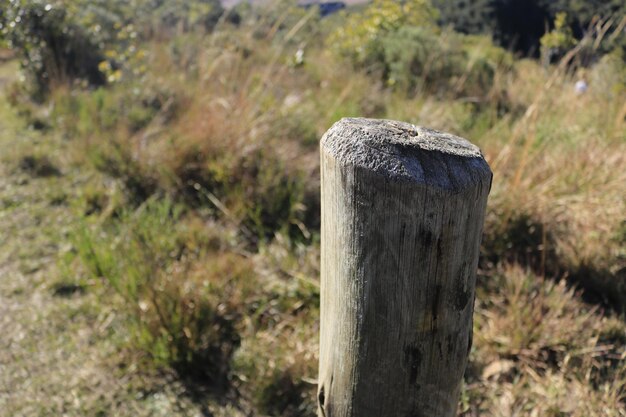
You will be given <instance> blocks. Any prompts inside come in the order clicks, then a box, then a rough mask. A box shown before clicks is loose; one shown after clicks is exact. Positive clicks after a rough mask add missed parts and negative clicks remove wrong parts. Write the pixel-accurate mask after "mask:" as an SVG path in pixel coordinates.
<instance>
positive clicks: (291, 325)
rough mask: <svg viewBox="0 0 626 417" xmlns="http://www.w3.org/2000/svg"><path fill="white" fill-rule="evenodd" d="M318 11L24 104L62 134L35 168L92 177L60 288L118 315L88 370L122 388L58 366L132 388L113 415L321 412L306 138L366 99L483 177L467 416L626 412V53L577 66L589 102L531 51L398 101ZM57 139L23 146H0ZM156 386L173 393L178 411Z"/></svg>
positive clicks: (167, 45)
mask: <svg viewBox="0 0 626 417" xmlns="http://www.w3.org/2000/svg"><path fill="white" fill-rule="evenodd" d="M312 22H313V18H312V17H311V15H309V14H306V13H301V11H299V12H297V13H295V12H293V13H292V12H290V11H289V10H285V11H282V10H281V13H278V14H276V15H273V17H271V18H270V17H267V18H263V17H262V18H260V19H259V21H257V22H256V23H254V24H252V25H251V26H246V25H244V26H243V27H241V28H238V29H233V28H231V27H228V26H227V25H226V26H224V27H220V28H219V30H218V31H216V33H214V34H213V35H211V36H199V35H197V34H185V35H182V36H181V37H180V38H174V39H171V40H169V41H168V40H159V41H153V42H151V43H148V44H147V45H145V48H146V52H147V53H146V57H147V58H146V61H145V62H144V64H145V66H146V68H147V70H146V72H145V73H144V74H142V75H141V76H140V77H138V78H131V79H129V80H126V81H123V82H121V83H119V84H116V85H112V86H110V87H109V88H108V89H103V90H97V91H81V90H79V89H76V90H68V89H59V90H57V91H55V92H53V94H52V99H51V102H50V103H49V104H48V105H47V106H49V107H46V108H45V109H44V110H45V111H44V110H42V109H34V110H32V112H31V114H38V115H40V114H41V115H44V116H45V115H46V114H47V115H48V116H47V119H46V120H47V121H48V122H49V125H50V126H51V127H52V128H53V129H54V131H55V132H62V133H63V134H64V135H66V136H67V140H68V141H67V142H62V143H70V144H72V148H73V149H74V150H73V151H67V150H66V151H64V152H63V158H60V159H56V158H55V157H52V158H50V159H49V161H52V162H51V165H53V166H57V165H58V166H59V167H60V172H62V173H65V172H66V171H67V170H69V169H71V170H75V171H76V172H78V173H81V174H80V175H86V176H88V178H83V179H81V180H80V181H76V182H72V183H71V185H68V187H69V189H70V190H72V192H71V193H70V196H68V197H66V198H67V199H68V200H69V201H70V203H68V204H69V206H70V207H71V209H72V210H73V211H72V213H76V215H77V216H78V217H80V218H81V220H80V224H81V226H80V227H77V226H76V224H72V226H71V227H70V228H71V230H72V232H71V234H72V235H73V236H75V237H76V236H79V237H80V236H82V237H83V238H85V239H82V240H81V239H76V238H75V239H74V240H73V247H72V250H71V251H69V252H65V256H66V257H67V263H66V264H63V265H65V270H64V271H65V272H64V274H65V275H64V276H65V277H66V278H67V277H73V278H75V280H71V279H69V281H68V282H65V280H64V281H63V282H61V283H60V286H57V287H54V288H70V289H71V288H74V287H71V286H70V285H65V284H68V283H69V284H72V285H76V286H77V288H81V289H80V290H78V291H75V292H74V293H73V295H72V297H75V298H76V299H79V300H82V299H84V300H89V302H91V301H93V303H94V304H95V307H94V308H96V309H97V310H98V311H101V312H100V313H98V314H97V319H95V320H96V323H97V326H96V327H97V328H100V327H101V326H104V324H103V323H107V321H108V320H109V319H108V317H110V314H113V313H114V314H113V317H115V318H114V319H112V320H114V321H113V322H112V323H113V324H111V323H108V324H107V326H106V328H107V332H108V333H106V334H104V335H100V336H97V337H96V339H95V340H96V342H95V346H96V350H98V352H99V353H98V354H97V355H95V356H94V357H96V358H97V360H96V361H97V362H98V366H99V367H94V368H93V369H96V371H94V372H95V373H96V374H99V373H102V375H104V374H106V373H107V372H109V370H110V368H111V367H114V366H121V368H122V370H121V371H119V372H120V374H121V375H120V376H119V379H118V380H119V384H118V385H117V386H113V387H112V385H111V378H108V379H106V378H105V379H104V381H105V382H103V383H102V386H103V387H104V388H102V389H100V388H95V389H94V390H95V393H90V394H87V393H85V391H84V390H88V388H86V386H87V385H86V384H88V382H87V381H86V379H81V380H79V381H77V382H75V384H74V385H72V387H74V388H75V387H78V388H75V389H76V390H77V391H76V392H77V394H76V395H75V397H77V398H79V401H83V402H84V403H85V405H84V408H83V411H84V412H92V411H93V412H95V411H97V410H99V409H103V410H106V409H107V407H110V406H111V405H112V404H118V405H119V404H120V403H123V402H124V401H128V404H130V405H124V406H123V407H122V406H120V407H118V408H115V407H113V408H111V410H113V411H111V412H113V413H114V414H115V415H149V414H150V407H156V408H158V407H159V405H158V404H157V403H158V401H159V398H161V400H162V401H163V404H165V405H163V406H162V408H161V411H162V412H164V413H166V414H167V413H178V414H179V415H188V414H189V413H192V412H195V411H197V412H205V413H207V412H209V413H212V415H215V416H239V415H242V416H243V415H272V416H312V415H314V413H315V396H314V392H315V378H316V368H317V334H318V316H319V310H318V305H319V288H318V277H319V241H318V240H319V234H318V225H319V213H318V210H319V197H318V188H319V174H318V170H319V165H318V164H319V162H318V158H319V154H318V149H317V138H319V137H320V136H321V134H322V133H323V132H324V131H325V130H326V129H327V128H328V127H329V126H330V125H331V124H332V123H333V122H334V121H336V120H337V119H339V118H340V117H344V116H370V117H386V118H393V119H402V120H407V121H410V122H413V123H415V124H420V125H425V126H430V127H433V128H438V129H442V130H448V131H452V132H455V133H459V134H461V135H463V136H467V137H469V138H470V139H472V140H473V141H474V142H475V143H477V144H479V145H480V146H481V148H482V149H483V152H484V153H485V156H486V158H487V159H488V160H489V162H490V164H491V166H492V168H493V171H494V184H493V189H492V193H491V198H490V203H489V212H488V216H487V223H486V227H485V238H484V250H483V259H482V261H481V271H480V273H481V276H480V279H479V291H478V297H477V303H476V315H475V337H474V340H475V343H474V348H473V350H472V354H471V365H470V367H469V369H468V371H467V373H466V385H465V389H464V393H463V401H462V406H461V412H462V415H464V416H478V415H480V416H503V417H504V416H516V415H519V416H526V415H529V416H564V415H568V416H581V417H582V416H592V417H593V416H624V415H626V375H625V374H624V372H623V369H624V365H625V360H626V337H625V336H624V334H626V324H625V321H624V318H623V317H622V316H620V315H619V313H618V312H617V310H613V309H610V308H608V307H607V304H605V303H604V301H605V300H610V301H611V302H612V303H613V306H620V305H621V306H623V305H626V286H625V284H624V283H625V282H626V278H625V277H624V275H623V274H624V271H625V267H626V266H625V264H624V262H625V261H626V253H625V252H624V251H625V240H624V239H625V232H624V221H625V219H624V213H625V212H626V200H625V199H624V196H625V195H626V188H625V185H624V184H626V171H625V170H624V169H623V166H624V165H625V162H626V161H625V160H624V159H625V155H626V149H625V147H626V119H625V117H626V108H624V104H623V103H624V102H626V87H625V85H626V83H625V82H624V78H623V77H624V64H623V63H622V62H620V61H615V60H611V58H609V57H605V58H604V59H603V60H602V61H600V62H599V63H597V64H596V65H594V66H593V67H592V68H591V69H589V70H588V72H587V74H586V77H588V79H589V81H590V89H589V91H588V92H587V93H585V94H582V95H577V94H575V92H574V89H573V83H574V82H575V80H576V78H577V77H576V76H575V75H573V74H572V73H571V71H570V70H567V71H566V70H565V69H564V68H543V67H541V66H540V65H539V64H538V63H537V62H534V61H527V60H518V61H515V64H514V66H513V68H510V69H508V70H507V71H504V69H503V68H502V69H500V71H501V72H498V73H496V74H495V76H494V82H493V84H494V86H493V88H492V90H490V91H488V92H485V93H484V96H481V97H477V98H476V97H458V95H454V94H449V95H446V94H442V95H439V96H433V95H428V94H425V93H420V92H418V93H416V94H414V95H407V94H406V92H402V91H397V90H394V89H393V88H390V87H389V86H386V85H385V84H384V82H383V81H381V79H380V78H379V77H377V75H376V74H367V73H365V72H361V71H356V70H355V71H352V70H351V71H346V65H347V64H346V63H345V62H344V61H341V60H340V59H339V58H337V57H336V56H335V55H333V54H332V53H330V52H329V51H328V50H327V49H326V48H325V47H323V45H322V41H321V36H320V34H319V31H320V29H319V28H318V29H315V27H314V26H315V25H313V23H312ZM246 24H247V23H246ZM315 24H316V25H317V24H320V25H323V24H324V23H321V22H315ZM314 36H316V38H314ZM309 37H310V38H313V39H317V40H316V41H308V42H309V43H307V39H308V38H309ZM300 48H302V49H303V51H304V61H303V62H298V61H297V60H295V57H294V54H295V52H296V51H297V50H298V49H300ZM423 91H427V89H424V90H423ZM38 117H43V116H38ZM12 129H14V130H17V129H18V128H17V127H13V128H12ZM43 134H44V135H52V133H50V132H48V133H43ZM57 139H58V137H57ZM59 143H60V142H54V141H53V142H49V143H48V144H47V145H45V146H44V145H42V143H39V142H37V141H35V142H33V143H30V142H29V146H32V148H33V149H31V150H29V152H27V153H24V154H22V153H20V152H18V151H13V153H11V154H10V155H14V156H7V157H6V158H3V163H4V164H5V167H15V166H19V164H17V165H16V164H15V161H19V158H21V157H23V156H29V155H30V156H33V155H34V156H37V157H38V156H41V155H44V156H45V155H46V154H47V152H48V151H49V149H50V148H49V147H50V146H52V147H58V146H60V145H59ZM2 146H3V147H5V148H7V149H8V148H9V147H10V146H9V145H8V142H4V143H3V145H2ZM3 155H9V153H8V152H7V153H4V152H3ZM68 155H69V156H71V158H69V157H68ZM16 158H17V159H16ZM68 159H71V161H68ZM38 160H39V159H38ZM41 160H43V159H41ZM94 168H95V170H94ZM7 169H8V168H7ZM7 172H8V173H9V175H18V174H19V175H22V176H24V175H32V174H31V173H28V172H25V171H24V170H22V171H20V170H19V169H18V170H13V171H10V170H9V171H7ZM61 178H63V177H61ZM81 178H82V177H81ZM35 180H36V181H49V182H53V181H64V179H59V178H56V177H48V178H37V177H35ZM63 184H65V183H63ZM0 192H4V191H2V190H0ZM53 194H54V193H53ZM7 198H8V197H7ZM16 198H17V200H19V201H17V204H25V205H32V202H30V200H28V199H27V198H23V197H19V198H18V197H16ZM7 201H8V200H7ZM8 207H9V205H8V204H7V208H6V210H8ZM146 207H148V209H147V208H146ZM150 207H153V208H155V209H154V210H153V209H150ZM159 207H161V209H159ZM163 207H165V208H164V209H163ZM173 207H178V209H176V210H174V209H173ZM3 210H5V208H3ZM174 211H176V212H177V213H178V214H177V216H174V215H172V213H173V212H174ZM7 212H8V211H7ZM41 216H43V217H45V216H46V214H45V213H42V214H41ZM0 219H1V217H0ZM68 227H69V226H68ZM81 228H82V229H81ZM6 230H7V231H10V230H12V229H6ZM81 230H82V231H83V232H85V233H86V234H85V235H80V233H81ZM17 239H22V238H17ZM20 242H27V240H24V241H22V240H19V241H16V242H15V244H22V243H20ZM23 244H27V243H23ZM94 247H95V248H97V251H96V252H98V253H95V252H94V251H93V250H92V251H90V248H94ZM25 257H26V258H34V255H32V254H30V255H29V254H26V255H25ZM63 265H62V266H63ZM54 269H56V267H54ZM42 279H43V278H42ZM66 280H67V279H66ZM85 283H89V284H88V285H86V284H85ZM578 284H583V286H584V287H585V288H587V289H591V290H593V291H594V292H596V293H597V294H599V298H595V299H594V298H590V297H588V294H589V293H590V291H586V292H584V293H583V291H582V290H581V289H580V287H579V286H578ZM25 285H27V284H25ZM131 290H132V291H131ZM94 295H95V296H94ZM81 297H82V298H81ZM583 299H586V300H587V301H583ZM590 299H592V300H595V301H596V302H595V303H593V302H592V303H589V300H590ZM597 301H600V302H597ZM81 305H82V304H81ZM51 311H53V310H51ZM75 314H76V315H77V316H80V315H81V314H83V313H82V312H80V311H79V312H76V313H75ZM85 314H86V313H85ZM94 314H95V313H94ZM87 316H88V317H90V316H89V314H87ZM20 320H24V321H28V319H27V318H21V319H20ZM80 323H83V322H80ZM31 324H32V330H29V331H31V332H32V333H33V334H35V332H36V329H37V326H40V325H41V324H39V323H31ZM83 324H84V323H83ZM92 325H93V321H89V320H87V325H85V326H92ZM81 326H82V324H81ZM79 327H80V326H79ZM81 329H84V327H81ZM58 332H60V334H66V333H64V332H65V330H63V329H59V330H58ZM98 337H102V338H104V341H103V340H102V339H99V338H98ZM105 342H106V343H105ZM46 343H47V342H46ZM101 343H105V346H104V347H103V345H102V344H101ZM120 347H121V348H123V349H122V352H121V353H119V352H118V353H116V354H112V355H113V358H114V360H105V359H102V357H103V356H104V357H106V356H107V355H109V354H110V352H111V351H112V350H115V349H119V348H120ZM67 349H69V351H70V352H75V351H76V352H78V351H81V352H83V351H82V350H81V349H85V347H84V346H83V345H82V344H76V343H74V342H72V341H71V340H70V342H68V347H67ZM103 352H104V353H103ZM78 357H79V358H80V357H81V356H78ZM48 359H50V358H48ZM116 361H117V363H116ZM142 368H143V371H140V370H138V369H142ZM90 369H91V368H90ZM172 370H175V371H176V372H177V376H176V378H177V379H176V381H178V382H174V380H173V378H174V377H173V375H175V374H174V373H172ZM89 375H91V374H89ZM116 375H117V374H116ZM155 375H156V376H155ZM159 375H161V376H159ZM162 375H166V377H163V376H162ZM190 377H195V379H193V380H192V382H193V383H192V384H191V385H184V384H185V383H187V382H189V381H190V380H189V378H190ZM94 378H95V377H94ZM116 378H117V377H115V378H113V379H116ZM142 379H143V380H142ZM9 383H11V380H7V384H9ZM60 384H61V385H62V382H60ZM133 384H136V385H133ZM134 387H139V388H137V389H135V388H134ZM20 389H22V388H20ZM150 390H153V391H152V392H150V394H149V395H148V394H146V398H148V397H149V400H146V401H143V400H141V401H133V400H131V399H128V398H127V397H129V396H132V395H135V394H136V393H137V391H140V392H144V391H150ZM105 391H106V392H105ZM109 391H110V392H111V393H108V392H109ZM24 392H27V391H24ZM172 392H175V393H177V395H178V394H180V395H184V396H185V397H184V398H185V399H184V400H182V402H181V404H182V405H179V406H178V407H179V409H178V410H176V407H177V406H176V405H175V404H176V403H175V402H172V401H171V400H172V396H173V395H172ZM97 394H102V396H101V397H98V398H99V399H97V400H95V399H93V398H94V397H93V395H96V397H97ZM157 394H158V395H162V396H161V397H159V398H156V397H158V395H157ZM174 397H175V396H174ZM0 398H2V397H0ZM13 398H14V397H12V399H13ZM54 398H57V396H56V394H55V396H54ZM120 398H121V400H120ZM187 399H189V401H187ZM55 401H56V400H55ZM59 401H60V400H59ZM37 402H38V404H39V405H40V406H42V407H46V406H47V405H46V404H45V399H44V398H38V399H37ZM155 404H156V405H155ZM16 407H17V408H14V409H16V410H19V409H20V408H19V407H20V405H18V406H16ZM132 407H135V409H134V410H133V408H132ZM44 409H46V410H47V409H50V410H52V409H53V408H44ZM57 409H58V408H54V410H57ZM163 410H165V411H163ZM190 410H194V411H190ZM198 410H199V411H198ZM133 413H136V414H133ZM70 415H72V414H71V413H70Z"/></svg>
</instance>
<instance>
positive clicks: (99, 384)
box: [0, 64, 210, 417]
mask: <svg viewBox="0 0 626 417" xmlns="http://www.w3.org/2000/svg"><path fill="white" fill-rule="evenodd" d="M14 73H15V68H14V67H11V68H7V64H3V65H0V78H3V77H4V79H7V78H8V77H11V74H14ZM7 74H8V75H7ZM1 89H2V86H1V85H0V90H1ZM70 145H71V144H70V143H67V141H63V140H61V139H60V138H59V137H57V136H55V135H53V134H45V133H41V132H36V131H33V130H32V129H31V130H29V129H27V128H26V127H25V126H24V125H23V122H22V121H21V120H20V119H19V118H18V116H17V115H16V114H15V111H14V109H12V108H11V107H10V106H9V105H8V103H7V101H6V98H5V95H4V93H3V92H0V417H20V416H28V417H30V416H182V415H184V416H196V415H210V413H208V412H207V411H204V412H201V410H202V409H203V408H204V409H205V410H206V407H201V406H200V405H198V404H196V403H194V402H192V401H190V400H189V399H187V398H186V397H185V396H184V395H183V394H184V389H183V388H182V386H181V385H180V384H178V383H176V382H175V381H173V380H169V381H168V380H167V379H163V378H162V377H161V379H160V380H159V379H158V378H157V381H156V383H155V381H154V380H151V381H149V383H147V382H146V381H145V380H144V379H142V378H144V377H142V376H141V372H136V371H133V370H132V369H131V370H128V369H126V370H122V369H121V368H120V361H119V360H118V358H119V356H120V355H119V352H118V350H119V346H120V343H119V338H120V333H121V332H120V331H119V330H120V326H121V324H120V323H121V319H120V318H118V316H117V315H116V312H115V311H114V310H113V309H112V308H110V307H107V304H106V303H103V302H102V301H101V300H102V297H106V293H105V292H104V291H103V290H98V289H97V288H90V286H89V285H84V283H83V284H80V282H81V281H80V277H76V276H74V274H75V272H74V271H73V270H72V269H71V268H69V269H68V268H63V262H61V261H60V260H59V259H60V258H61V256H59V255H60V254H62V253H63V252H66V251H68V250H70V248H71V245H70V243H69V240H68V233H69V230H70V229H71V226H72V224H73V222H75V221H76V219H75V215H74V214H73V213H75V208H72V207H73V204H74V202H75V201H76V200H77V199H79V198H80V184H81V183H83V182H84V181H85V178H84V176H85V174H84V173H81V172H74V171H72V169H71V168H68V167H67V164H66V161H64V155H66V154H67V149H68V147H69V146H70ZM83 281H84V278H83ZM148 386H150V387H151V388H147V387H148Z"/></svg>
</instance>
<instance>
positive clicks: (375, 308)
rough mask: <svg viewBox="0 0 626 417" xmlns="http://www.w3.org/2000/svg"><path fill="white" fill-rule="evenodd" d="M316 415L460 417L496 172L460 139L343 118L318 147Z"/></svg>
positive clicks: (381, 122) (400, 125)
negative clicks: (479, 267)
mask: <svg viewBox="0 0 626 417" xmlns="http://www.w3.org/2000/svg"><path fill="white" fill-rule="evenodd" d="M321 171H322V255H321V257H322V284H321V285H322V288H321V304H322V305H321V340H320V368H319V388H318V406H319V407H318V415H319V416H320V417H322V416H323V417H444V416H445V417H448V416H454V415H455V413H456V409H457V402H458V397H459V391H460V386H461V380H462V377H463V373H464V370H465V366H466V363H467V357H468V353H469V350H470V347H471V344H472V315H473V308H474V290H475V280H476V268H477V263H478V253H479V247H480V238H481V233H482V227H483V221H484V213H485V206H486V202H487V195H488V194H489V189H490V186H491V178H492V174H491V170H490V169H489V166H488V165H487V163H486V162H485V160H484V159H483V157H482V155H481V153H480V150H479V149H478V148H477V147H475V146H474V145H472V144H471V143H469V142H468V141H466V140H465V139H462V138H459V137H456V136H453V135H449V134H445V133H441V132H437V131H434V130H430V129H425V128H421V127H417V126H414V125H411V124H408V123H401V122H395V121H388V120H373V119H360V118H359V119H343V120H341V121H339V122H338V123H336V124H335V125H334V126H333V127H332V128H331V129H330V130H329V131H328V132H327V133H326V134H325V135H324V137H323V138H322V141H321Z"/></svg>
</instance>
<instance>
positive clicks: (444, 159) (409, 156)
mask: <svg viewBox="0 0 626 417" xmlns="http://www.w3.org/2000/svg"><path fill="white" fill-rule="evenodd" d="M322 147H323V148H324V150H325V151H326V152H328V153H329V154H331V155H333V156H334V157H335V158H336V159H337V161H339V162H340V163H343V164H348V165H353V166H355V167H361V168H364V169H367V170H369V171H373V172H375V173H377V174H379V175H381V176H385V177H387V178H389V179H390V180H395V181H407V182H412V183H417V184H422V185H425V186H429V187H435V188H436V189H439V190H441V191H442V192H448V193H455V194H456V193H459V192H462V191H463V190H464V189H466V188H468V187H469V188H471V187H473V186H474V185H476V183H478V182H483V181H484V179H485V178H489V179H491V175H492V174H491V170H490V169H489V165H488V164H487V162H486V161H485V160H484V158H483V155H482V153H481V152H480V149H478V147H477V146H475V145H473V144H471V143H470V142H469V141H467V140H466V139H463V138H461V137H459V136H455V135H451V134H449V133H444V132H439V131H437V130H433V129H429V128H425V127H420V126H415V125H412V124H410V123H405V122H398V121H394V120H380V119H367V118H344V119H341V120H340V121H338V122H337V123H335V124H334V125H333V126H332V127H331V128H330V129H329V130H328V132H326V134H325V135H324V137H323V138H322Z"/></svg>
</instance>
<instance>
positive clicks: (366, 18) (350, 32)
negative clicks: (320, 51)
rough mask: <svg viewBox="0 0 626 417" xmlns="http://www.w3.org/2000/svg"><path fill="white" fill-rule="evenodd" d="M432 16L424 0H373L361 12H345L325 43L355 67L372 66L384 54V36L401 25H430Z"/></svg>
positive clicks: (433, 19) (435, 14) (432, 22)
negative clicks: (345, 16)
mask: <svg viewBox="0 0 626 417" xmlns="http://www.w3.org/2000/svg"><path fill="white" fill-rule="evenodd" d="M436 16H437V13H436V10H435V9H434V8H433V7H432V6H431V5H430V3H429V1H428V0H410V1H404V2H396V1H392V0H375V1H374V2H373V3H372V4H371V5H370V6H368V7H367V8H366V9H365V10H364V11H362V12H360V13H353V14H350V15H348V16H347V18H346V20H345V22H342V24H341V25H338V27H337V29H336V30H335V31H334V32H333V33H332V34H331V35H330V36H329V38H328V41H327V43H328V45H330V46H331V47H332V48H334V49H335V50H336V51H337V52H338V53H339V54H340V55H343V56H346V57H348V58H349V59H351V60H352V62H353V63H354V64H356V65H357V66H365V67H367V66H374V67H375V66H376V65H377V64H378V63H380V62H381V60H382V56H383V54H384V51H383V48H382V45H381V41H382V39H383V37H384V36H386V35H388V34H390V33H393V32H395V31H397V30H398V29H400V28H401V27H403V26H426V27H433V26H434V24H435V20H436Z"/></svg>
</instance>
